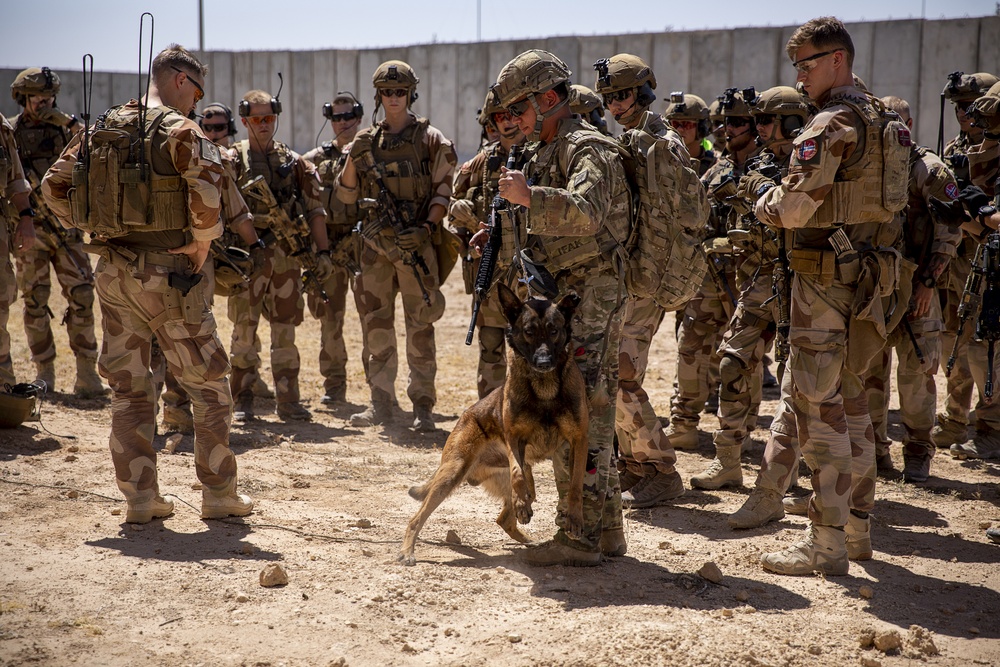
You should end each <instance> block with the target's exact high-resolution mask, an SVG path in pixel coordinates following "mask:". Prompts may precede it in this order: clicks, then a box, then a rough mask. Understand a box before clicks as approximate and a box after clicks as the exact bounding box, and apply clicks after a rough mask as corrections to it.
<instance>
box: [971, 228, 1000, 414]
mask: <svg viewBox="0 0 1000 667" xmlns="http://www.w3.org/2000/svg"><path fill="white" fill-rule="evenodd" d="M983 245H984V246H985V247H986V250H985V252H984V256H983V264H984V266H983V277H984V279H985V282H986V288H985V289H984V290H983V299H982V304H981V306H980V309H979V319H978V320H976V338H977V339H979V340H984V341H986V345H987V346H986V386H984V387H983V395H984V396H985V397H986V401H987V402H990V400H991V399H992V398H993V354H994V347H995V346H996V342H997V341H998V340H1000V234H998V233H993V234H990V235H989V236H988V237H986V243H984V244H983ZM973 270H974V269H973Z"/></svg>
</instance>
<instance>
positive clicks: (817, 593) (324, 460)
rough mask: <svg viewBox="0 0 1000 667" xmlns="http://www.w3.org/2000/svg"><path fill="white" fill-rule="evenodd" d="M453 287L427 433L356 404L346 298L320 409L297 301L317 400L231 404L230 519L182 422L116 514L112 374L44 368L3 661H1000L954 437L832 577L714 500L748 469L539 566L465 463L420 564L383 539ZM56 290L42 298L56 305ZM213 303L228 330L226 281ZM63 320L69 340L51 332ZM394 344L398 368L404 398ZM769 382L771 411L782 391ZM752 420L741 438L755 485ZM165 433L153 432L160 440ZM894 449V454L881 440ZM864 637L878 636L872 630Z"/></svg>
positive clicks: (660, 397)
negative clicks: (240, 421) (431, 384)
mask: <svg viewBox="0 0 1000 667" xmlns="http://www.w3.org/2000/svg"><path fill="white" fill-rule="evenodd" d="M445 292H446V295H447V299H448V309H447V312H446V314H445V317H444V319H443V320H442V321H441V322H440V323H439V326H438V327H437V348H438V359H439V371H438V389H439V395H440V399H439V402H438V404H437V407H436V409H435V415H434V416H435V419H436V421H437V425H438V427H439V429H440V430H438V431H436V432H434V433H430V434H426V435H425V434H416V433H413V432H411V431H410V430H409V429H407V428H405V427H403V426H394V427H392V428H385V429H383V428H368V429H357V428H352V427H350V426H349V424H348V423H347V421H346V419H347V417H348V416H349V415H350V414H351V413H352V412H355V411H357V410H358V409H359V408H360V406H361V405H362V404H363V403H364V401H365V399H366V397H367V393H366V390H365V387H364V382H363V373H362V370H361V365H360V362H359V360H358V356H357V351H358V350H360V347H361V345H360V343H361V341H360V332H359V327H358V323H357V317H356V316H353V315H349V316H348V332H347V334H346V336H347V342H348V349H349V350H350V351H351V355H352V356H351V361H350V366H349V382H350V387H349V390H348V399H349V401H350V404H345V405H337V406H335V407H334V408H333V409H332V410H326V409H324V408H322V407H321V406H320V404H319V397H320V395H321V394H322V391H321V384H320V382H319V376H318V372H317V370H316V369H317V364H316V358H317V344H316V341H317V339H318V333H319V326H318V324H317V323H316V321H315V320H313V319H311V318H308V317H307V321H306V323H305V324H303V325H302V327H301V328H300V331H299V337H298V338H299V341H300V350H301V351H302V359H303V372H302V393H303V398H304V399H305V401H306V402H307V404H309V405H310V407H311V408H312V410H313V413H314V416H315V421H314V422H313V423H311V424H307V425H300V424H283V423H281V422H279V421H278V420H277V419H276V417H274V416H273V414H269V413H273V402H269V401H263V400H258V403H257V410H258V413H259V414H262V415H263V418H262V419H261V420H259V421H256V422H253V423H252V424H251V425H250V426H249V427H236V428H234V429H233V434H232V445H233V448H234V450H235V451H236V452H237V454H238V459H239V466H240V478H241V486H242V489H243V490H244V491H246V492H247V493H249V494H251V495H252V496H253V498H254V499H255V501H256V503H257V507H256V510H255V511H254V513H253V514H252V515H251V516H249V517H247V518H246V519H245V520H240V519H232V520H229V521H225V522H222V521H202V520H200V519H199V514H198V511H199V502H200V492H199V491H198V490H197V487H196V482H197V480H196V478H195V474H194V466H193V455H192V443H191V439H190V438H189V437H188V438H185V439H184V441H183V442H181V444H180V446H179V447H178V448H177V450H176V452H175V453H174V454H168V453H165V452H162V453H161V455H160V457H159V475H160V485H161V489H162V491H163V492H164V493H170V494H173V495H175V496H176V497H177V498H178V499H179V502H178V503H177V509H176V513H175V514H174V515H173V516H171V517H169V518H168V519H166V520H163V521H156V522H153V523H150V524H148V525H145V526H129V525H126V524H124V523H123V516H124V507H125V504H124V502H123V500H122V499H121V496H120V494H119V492H118V491H117V488H116V487H115V484H114V479H113V473H112V468H111V461H110V456H109V454H108V444H107V440H108V431H109V423H110V408H109V402H108V401H107V400H106V399H105V400H91V401H82V400H75V399H74V398H72V396H70V395H69V394H64V393H55V394H53V395H50V396H49V397H48V398H47V400H46V402H45V404H44V413H43V422H42V424H43V425H44V427H43V426H42V425H39V424H33V425H27V426H22V427H21V428H19V429H17V430H13V431H11V430H7V431H0V558H2V560H3V561H4V565H3V566H2V571H3V573H2V575H0V665H65V664H82V665H102V666H108V667H113V666H117V665H164V666H167V665H169V666H173V665H247V666H265V665H268V666H274V667H277V666H282V665H284V666H288V667H292V666H300V665H301V666H306V665H319V666H323V667H325V666H327V665H352V666H358V665H491V666H504V665H697V666H699V667H711V666H720V667H722V666H729V665H741V666H742V665H747V666H750V665H773V666H796V665H867V666H869V667H871V666H874V665H879V664H881V665H885V666H890V665H901V664H904V663H909V662H910V661H913V660H921V661H924V662H926V663H927V664H930V665H936V666H937V665H940V666H944V665H963V666H964V665H970V664H979V665H997V664H1000V617H998V616H1000V569H998V567H997V563H998V561H1000V546H998V545H994V544H991V543H989V541H988V540H987V539H986V538H985V535H984V533H985V529H986V528H988V527H989V526H990V525H995V524H996V523H998V522H1000V487H998V482H1000V478H998V475H1000V467H998V466H997V465H995V464H984V463H981V462H972V461H964V462H960V461H955V460H952V459H951V457H950V456H948V455H947V454H944V455H939V456H938V457H936V458H935V459H934V462H933V469H932V478H931V480H930V481H929V482H928V483H927V484H924V485H921V486H916V487H915V486H911V485H904V484H903V483H902V481H901V480H900V479H898V478H897V479H890V480H882V481H881V482H880V484H879V487H878V502H877V506H876V511H875V514H874V521H873V534H874V544H875V558H874V559H873V560H871V561H868V562H865V563H854V564H852V565H851V570H850V574H849V576H846V577H835V578H831V579H829V580H825V579H823V578H821V577H783V576H778V575H773V574H769V573H766V572H764V571H763V570H762V569H761V567H760V565H759V563H758V556H759V554H760V553H761V552H762V551H771V550H775V549H776V548H779V547H783V546H784V545H787V544H789V543H791V542H792V541H794V540H795V539H797V537H798V534H799V533H800V532H801V531H802V529H803V527H804V526H805V524H806V522H805V519H804V518H802V517H786V518H785V519H784V520H782V521H780V522H777V523H774V524H770V525H768V526H766V527H764V528H761V529H758V530H751V531H746V532H739V533H734V532H732V531H730V530H729V529H728V527H727V526H726V523H725V519H726V515H727V514H729V513H731V512H733V511H735V510H736V509H737V508H738V507H739V506H740V505H741V504H742V502H743V500H744V499H745V497H746V495H747V493H748V492H749V489H748V488H747V489H740V490H737V491H720V492H700V491H697V492H696V491H689V492H688V494H687V495H686V496H684V497H683V498H681V499H680V500H679V501H678V502H676V503H675V504H674V505H672V506H670V507H664V508H657V509H651V510H640V511H627V512H626V519H625V520H626V534H627V536H628V542H629V545H628V554H627V555H626V556H625V557H623V558H617V559H613V560H606V561H605V562H604V563H603V564H602V565H601V566H600V567H599V568H592V569H574V568H563V567H554V568H547V569H536V568H531V567H528V566H526V565H524V564H522V563H521V562H520V561H519V559H518V552H519V551H520V550H521V549H522V547H521V546H520V545H517V544H516V543H514V542H512V541H511V540H510V539H509V538H508V537H507V536H506V535H505V534H504V533H503V532H502V531H501V530H500V529H499V528H498V527H497V526H496V525H495V524H494V523H493V520H494V518H495V516H496V514H497V511H498V509H499V508H498V505H497V504H496V503H495V502H494V501H492V500H491V499H489V498H488V497H487V496H486V495H485V494H484V493H483V492H482V491H481V490H479V489H475V488H471V487H468V486H466V487H463V488H461V489H460V490H459V491H458V492H456V493H455V495H454V496H452V497H451V498H450V499H449V500H447V501H446V502H445V503H444V504H443V505H442V506H441V507H440V508H439V509H438V511H437V512H435V514H434V515H433V516H432V517H431V519H430V520H429V522H428V523H427V525H426V527H425V528H424V530H423V533H422V535H421V538H422V539H421V541H420V542H418V544H417V552H416V555H417V559H418V563H417V565H416V566H415V567H404V566H401V565H398V564H396V562H395V559H396V555H397V553H398V551H399V545H400V541H401V539H402V536H403V531H404V529H405V526H406V523H407V521H408V520H409V518H410V516H411V515H412V513H413V512H414V511H415V510H416V508H417V504H416V503H415V502H414V501H413V500H411V499H410V498H409V496H408V495H407V493H406V490H407V489H408V488H409V486H411V485H412V484H415V483H419V482H422V481H424V480H425V479H427V478H428V477H429V476H430V475H431V474H432V472H433V471H434V469H435V468H436V466H437V462H438V459H439V455H440V448H441V446H442V445H443V443H444V441H445V438H446V436H447V434H448V432H449V429H450V428H451V427H452V426H453V425H454V423H455V421H456V420H457V418H458V415H459V414H460V412H461V411H462V410H463V409H464V407H466V406H467V405H469V404H471V403H472V402H473V401H474V400H475V380H474V374H475V353H474V348H471V347H466V346H465V345H464V344H463V342H464V339H465V330H466V327H467V323H468V313H469V297H467V296H466V295H465V294H464V293H463V291H462V288H461V280H460V277H459V276H458V274H457V273H456V274H453V276H452V279H451V281H450V282H449V284H448V285H447V286H446V288H445ZM63 307H64V303H63V302H62V300H61V299H60V298H56V299H55V300H54V303H53V304H52V308H53V311H54V312H56V313H61V312H62V309H63ZM19 311H20V305H17V306H16V307H15V312H13V313H11V321H10V330H11V331H12V332H14V335H13V339H14V354H15V359H17V360H18V362H17V365H16V371H17V373H18V376H19V377H21V378H25V377H29V376H31V377H33V373H32V371H31V370H30V368H29V363H28V362H27V361H26V360H27V358H28V355H27V351H26V348H25V346H24V338H23V334H22V329H21V318H20V312H19ZM216 313H217V317H218V319H219V322H220V330H221V332H222V336H223V340H225V341H227V343H228V340H229V333H230V326H229V323H228V321H227V320H226V318H225V310H224V308H223V307H221V305H219V304H217V306H216ZM397 326H398V330H399V331H402V326H401V324H399V325H397ZM664 329H665V330H664V331H662V332H661V333H660V335H659V336H658V337H657V339H656V341H655V343H654V349H653V351H652V354H651V355H650V356H651V359H652V362H651V368H650V370H649V373H648V376H647V382H646V388H647V390H648V391H649V394H650V395H651V397H652V400H653V403H654V406H655V407H656V408H657V411H658V413H659V414H666V413H667V412H668V402H669V394H670V387H671V382H672V380H673V374H674V370H673V369H674V365H673V364H674V341H673V339H672V336H671V335H670V331H671V330H672V326H666V327H665V328H664ZM262 333H263V335H264V338H265V349H266V347H267V345H268V331H267V329H266V328H265V329H264V331H263V332H262ZM57 342H58V344H59V345H60V346H61V347H60V349H62V350H68V348H67V347H66V336H65V331H60V332H58V333H57ZM59 359H60V364H59V376H58V386H57V389H61V390H67V389H70V388H71V386H72V381H73V366H72V358H71V356H70V355H69V354H68V353H64V354H61V356H60V358H59ZM401 363H402V365H403V366H404V367H403V368H401V369H400V378H402V379H401V381H400V383H399V384H398V385H397V386H398V393H399V396H400V401H401V403H402V405H403V408H404V409H409V404H408V402H407V400H406V393H405V388H404V387H405V385H404V380H403V379H405V377H406V370H405V362H402V360H401ZM939 386H943V377H941V378H939ZM765 398H766V402H765V404H764V406H763V407H762V409H761V414H762V415H768V414H770V412H771V411H772V410H773V407H774V403H775V400H776V398H777V394H776V390H768V393H767V394H766V395H765ZM409 416H410V415H409V413H408V412H407V413H405V415H404V420H403V421H404V423H405V422H406V421H408V419H406V418H409ZM895 416H896V415H895V413H893V417H894V425H893V427H892V429H893V430H892V432H891V434H892V436H893V437H894V438H895V439H896V440H897V442H898V440H899V439H900V437H901V428H900V427H899V426H898V424H897V423H896V421H895ZM767 421H768V420H767V419H765V418H762V419H761V421H760V425H759V426H760V428H758V429H757V430H756V432H755V433H754V439H755V441H754V442H753V443H752V444H751V447H750V448H749V451H747V452H746V453H745V455H744V459H743V463H744V475H745V479H746V482H747V483H748V484H750V483H752V480H753V479H754V476H755V473H756V467H757V464H758V462H759V460H760V457H761V454H762V451H763V445H762V443H763V441H764V439H765V437H766V430H765V429H766V422H767ZM716 425H717V421H716V419H715V417H714V416H708V415H706V416H704V417H703V419H702V423H701V428H702V431H703V432H702V440H701V449H700V451H698V452H690V453H689V452H681V453H679V461H678V468H679V469H680V471H681V473H682V474H683V475H684V476H685V478H687V477H689V476H690V475H692V474H694V473H696V472H700V471H701V470H702V469H704V467H705V466H706V464H707V462H708V461H709V460H710V458H711V453H710V452H711V437H710V433H711V431H712V429H713V428H714V427H715V426H716ZM164 442H165V439H164V436H162V435H161V436H158V437H157V440H156V447H157V449H160V448H162V447H163V446H164ZM893 456H894V459H895V463H896V467H897V468H901V467H902V455H901V453H900V451H899V447H898V445H897V446H896V447H895V448H894V452H893ZM536 480H537V483H538V501H537V503H536V504H535V515H534V516H535V518H534V520H533V521H532V523H531V525H530V526H529V528H530V529H531V531H532V532H533V534H534V535H535V536H537V537H539V538H546V537H548V536H549V535H551V534H552V532H553V531H554V524H553V516H554V512H555V509H554V508H555V488H554V485H553V482H552V473H551V467H550V466H546V465H542V466H540V467H539V468H538V470H537V473H536ZM452 531H454V536H452V539H448V537H449V533H451V532H452ZM455 537H457V539H454V538H455ZM708 562H712V563H715V564H716V565H717V566H718V567H719V568H720V569H721V572H722V574H723V579H722V581H721V583H718V584H716V583H710V582H709V581H707V580H705V579H704V578H702V577H701V576H699V575H698V574H697V573H698V571H699V569H700V568H701V567H702V566H703V565H704V564H705V563H708ZM272 564H280V565H281V566H282V567H283V568H284V569H285V570H286V571H287V574H288V580H289V581H288V584H287V585H286V586H282V587H275V588H264V587H262V586H261V585H260V583H259V575H260V572H261V571H262V570H263V569H264V568H265V567H267V566H269V565H272ZM893 631H897V632H898V636H897V635H894V634H893ZM873 637H874V638H875V643H876V644H877V646H878V647H881V648H882V649H884V650H880V648H872V647H869V648H865V646H866V645H868V646H870V645H871V643H872V638H873ZM900 639H901V642H897V640H900ZM896 645H898V648H892V647H893V646H896Z"/></svg>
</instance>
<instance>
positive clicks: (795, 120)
mask: <svg viewBox="0 0 1000 667" xmlns="http://www.w3.org/2000/svg"><path fill="white" fill-rule="evenodd" d="M748 90H749V89H748ZM749 102H750V113H751V114H752V115H753V117H754V120H756V119H757V118H758V117H760V116H778V119H777V120H778V127H779V129H780V130H781V137H782V138H783V139H785V140H789V139H793V138H794V137H795V135H797V134H798V133H799V131H801V130H802V128H803V127H805V124H806V120H807V119H808V118H809V104H808V103H806V100H805V98H804V97H803V96H802V95H801V94H800V93H799V92H798V91H797V90H795V89H794V88H792V87H791V86H775V87H774V88H768V89H767V90H765V91H764V92H763V93H761V94H760V95H757V96H756V97H755V98H754V99H752V100H749ZM777 139H778V137H774V140H777Z"/></svg>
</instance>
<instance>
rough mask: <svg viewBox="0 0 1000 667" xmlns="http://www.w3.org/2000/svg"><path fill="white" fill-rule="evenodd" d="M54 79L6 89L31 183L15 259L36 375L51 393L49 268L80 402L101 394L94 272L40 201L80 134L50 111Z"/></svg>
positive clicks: (46, 73)
mask: <svg viewBox="0 0 1000 667" xmlns="http://www.w3.org/2000/svg"><path fill="white" fill-rule="evenodd" d="M59 88H60V82H59V77H58V75H56V73H55V72H53V71H52V70H50V69H49V68H48V67H42V68H38V67H31V68H29V69H26V70H24V71H23V72H21V73H20V74H18V75H17V78H16V79H14V83H12V84H11V85H10V92H11V96H12V97H13V98H14V100H15V101H16V102H17V103H18V105H19V106H21V107H22V109H23V111H22V112H21V113H20V114H18V115H17V116H15V117H14V118H13V119H11V125H13V127H14V136H15V138H16V140H17V149H18V153H19V154H20V156H21V162H22V165H23V167H24V173H25V176H26V177H27V178H28V180H29V182H30V183H31V184H32V195H31V197H32V205H33V206H34V207H35V208H36V209H37V210H36V212H35V227H36V229H35V235H36V236H37V238H38V241H37V243H36V244H35V246H34V248H32V250H31V251H30V252H28V253H25V254H23V255H20V256H18V258H17V280H18V286H19V287H20V290H21V294H22V295H23V296H24V333H25V336H26V337H27V339H28V348H29V349H30V350H31V360H32V361H33V362H34V363H35V369H36V372H37V377H38V378H39V379H41V380H44V381H45V384H46V385H47V386H48V388H49V390H50V391H55V381H56V364H55V360H56V344H55V340H54V339H53V338H52V327H51V325H50V323H51V321H52V318H53V315H52V311H50V310H49V294H50V293H51V291H52V278H51V275H50V272H49V265H50V264H51V265H52V269H53V272H54V273H55V276H56V279H57V280H58V281H59V285H60V286H61V288H62V294H63V297H64V298H65V299H66V303H67V308H66V314H65V315H64V316H63V324H65V325H66V332H67V334H69V346H70V349H71V350H72V351H73V354H74V355H75V356H76V383H75V384H74V385H73V391H74V392H75V393H76V394H77V395H78V396H80V397H82V398H90V397H94V396H101V395H103V394H106V393H107V392H108V389H107V387H105V386H104V384H103V383H102V382H101V378H100V376H98V375H97V338H96V337H95V336H94V274H93V270H92V269H91V266H90V259H89V258H88V257H87V255H86V254H85V253H84V251H83V236H82V235H81V234H80V232H79V231H77V230H75V229H74V230H65V229H63V228H62V226H61V225H60V224H59V223H58V222H57V221H56V220H55V219H54V218H53V217H52V216H51V214H50V213H48V212H47V211H46V210H45V205H44V201H42V199H41V191H40V188H41V183H42V177H43V176H44V175H45V172H46V170H47V169H48V168H49V167H50V166H51V165H52V163H53V162H55V161H56V158H58V157H59V154H60V153H61V152H62V150H63V148H64V147H65V146H66V143H67V142H68V141H69V139H70V137H71V136H72V134H73V132H74V131H76V130H79V129H80V124H79V122H78V121H77V119H76V118H75V117H74V116H69V115H67V114H65V113H63V112H62V111H61V110H60V109H59V108H58V107H57V106H56V95H58V94H59Z"/></svg>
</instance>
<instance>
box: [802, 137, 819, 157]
mask: <svg viewBox="0 0 1000 667" xmlns="http://www.w3.org/2000/svg"><path fill="white" fill-rule="evenodd" d="M818 152H819V146H818V145H817V144H816V140H815V139H806V140H805V141H803V142H802V143H801V144H799V160H800V161H801V162H808V161H809V160H812V159H813V158H814V157H816V153H818Z"/></svg>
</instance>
